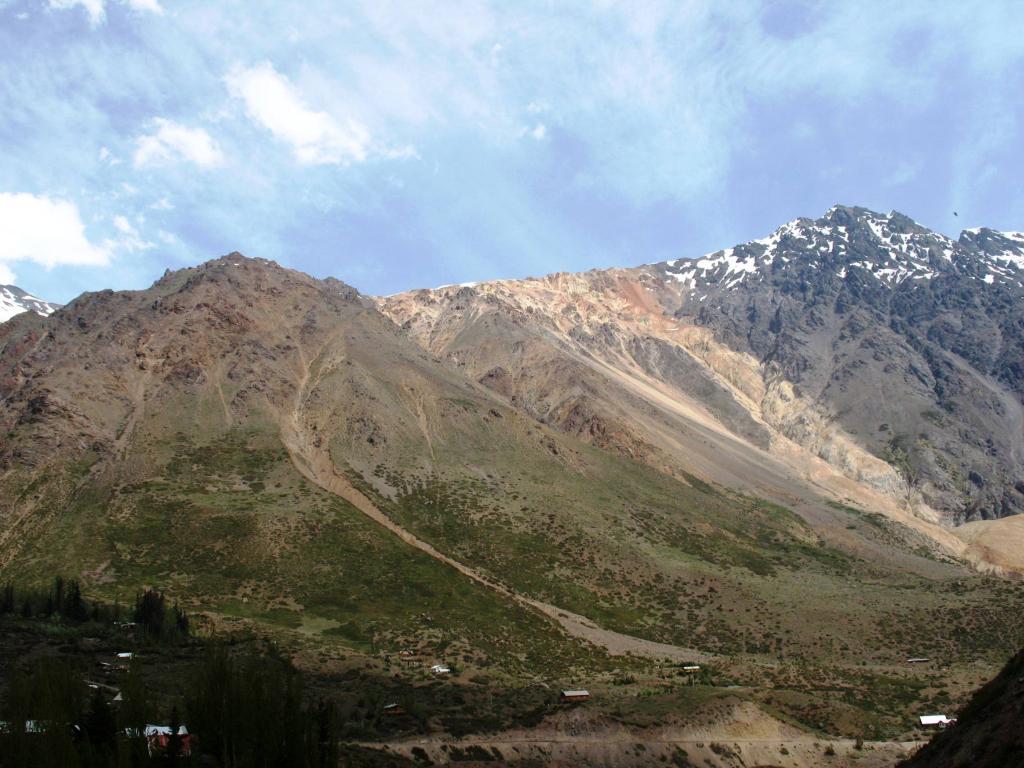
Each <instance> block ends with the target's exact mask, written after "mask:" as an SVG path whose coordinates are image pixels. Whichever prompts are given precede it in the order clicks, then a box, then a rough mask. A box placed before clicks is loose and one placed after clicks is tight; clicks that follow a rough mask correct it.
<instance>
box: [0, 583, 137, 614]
mask: <svg viewBox="0 0 1024 768" xmlns="http://www.w3.org/2000/svg"><path fill="white" fill-rule="evenodd" d="M119 613H120V607H119V606H116V605H115V606H109V605H105V604H103V603H100V602H97V601H92V602H90V601H88V600H86V599H85V598H84V597H83V596H82V587H81V585H80V584H79V583H78V580H77V579H71V580H65V579H64V578H63V577H61V576H58V577H57V578H56V579H54V580H53V586H51V587H50V588H49V589H46V588H34V587H19V588H15V586H14V584H12V583H10V582H8V583H7V584H5V585H4V587H3V590H2V591H0V615H4V614H18V615H20V616H23V617H24V618H27V619H28V618H37V617H40V616H43V617H57V618H61V619H66V620H67V621H73V622H78V623H81V622H86V621H97V622H102V623H110V622H113V621H117V620H118V614H119Z"/></svg>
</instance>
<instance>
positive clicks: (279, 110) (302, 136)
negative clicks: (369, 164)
mask: <svg viewBox="0 0 1024 768" xmlns="http://www.w3.org/2000/svg"><path fill="white" fill-rule="evenodd" d="M227 84H228V87H229V88H230V90H231V92H232V93H233V94H234V95H235V96H237V97H239V98H240V99H242V100H243V101H244V102H245V109H246V113H247V114H248V115H249V117H250V118H252V119H253V120H254V121H256V122H257V123H259V124H260V125H261V126H263V127H264V128H266V129H267V130H269V131H270V132H271V133H272V134H274V136H275V137H277V138H278V139H279V140H281V141H283V142H285V143H286V144H288V145H290V146H291V148H292V152H293V153H294V155H295V159H296V160H298V161H299V162H300V163H304V164H308V165H320V164H335V165H346V164H348V163H358V162H362V161H364V160H366V158H367V157H368V156H369V154H370V149H371V142H370V132H369V130H368V129H367V128H366V126H364V125H362V124H361V123H359V122H358V121H356V120H353V119H351V118H348V119H345V120H343V121H340V122H339V121H338V120H336V119H335V118H334V117H332V116H331V115H329V114H328V113H326V112H322V111H316V110H313V109H311V108H310V107H308V106H307V105H306V103H305V102H304V101H303V100H302V98H301V97H300V96H299V95H298V94H297V93H296V91H295V89H294V88H293V86H292V84H291V83H290V82H289V81H288V78H286V77H285V76H284V75H282V74H280V73H279V72H278V71H277V70H276V69H274V66H273V65H272V64H270V63H269V62H264V63H263V64H259V65H257V66H255V67H248V68H246V67H235V68H234V69H233V70H232V71H231V73H230V74H229V75H228V77H227Z"/></svg>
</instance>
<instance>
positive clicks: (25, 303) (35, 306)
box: [0, 285, 60, 323]
mask: <svg viewBox="0 0 1024 768" xmlns="http://www.w3.org/2000/svg"><path fill="white" fill-rule="evenodd" d="M58 309H60V304H53V303H51V302H49V301H44V300H43V299H39V298H36V297H35V296H33V295H31V294H29V293H25V291H23V290H21V288H18V287H17V286H14V285H0V323H3V322H5V321H7V320H10V319H11V318H12V317H14V316H15V315H20V314H21V313H22V312H35V313H36V314H37V315H43V316H44V317H45V316H46V315H51V314H53V313H54V312H55V311H56V310H58Z"/></svg>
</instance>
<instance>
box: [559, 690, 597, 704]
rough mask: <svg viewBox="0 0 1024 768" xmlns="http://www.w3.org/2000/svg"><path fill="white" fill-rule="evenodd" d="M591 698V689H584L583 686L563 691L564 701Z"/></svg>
mask: <svg viewBox="0 0 1024 768" xmlns="http://www.w3.org/2000/svg"><path fill="white" fill-rule="evenodd" d="M589 698H590V691H587V690H584V689H583V688H578V689H575V690H569V691H562V701H564V702H575V701H586V700H587V699H589Z"/></svg>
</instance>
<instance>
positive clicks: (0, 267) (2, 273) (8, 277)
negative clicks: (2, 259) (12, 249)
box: [0, 263, 18, 285]
mask: <svg viewBox="0 0 1024 768" xmlns="http://www.w3.org/2000/svg"><path fill="white" fill-rule="evenodd" d="M17 281H18V277H17V275H15V274H14V273H13V272H12V271H11V269H10V267H8V266H7V265H6V264H3V263H0V285H14V283H16V282H17Z"/></svg>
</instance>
